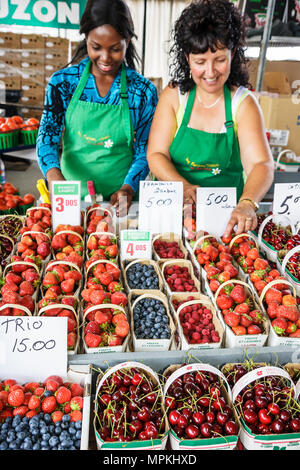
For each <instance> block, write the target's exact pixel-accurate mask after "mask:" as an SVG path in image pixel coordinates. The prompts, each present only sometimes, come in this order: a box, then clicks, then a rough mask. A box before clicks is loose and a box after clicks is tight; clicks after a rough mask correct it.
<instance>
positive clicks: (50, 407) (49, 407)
mask: <svg viewBox="0 0 300 470" xmlns="http://www.w3.org/2000/svg"><path fill="white" fill-rule="evenodd" d="M56 407H57V401H56V399H55V396H53V395H51V396H50V397H45V398H44V399H43V401H42V410H43V412H44V413H49V414H51V413H52V412H53V411H54V410H55V409H56Z"/></svg>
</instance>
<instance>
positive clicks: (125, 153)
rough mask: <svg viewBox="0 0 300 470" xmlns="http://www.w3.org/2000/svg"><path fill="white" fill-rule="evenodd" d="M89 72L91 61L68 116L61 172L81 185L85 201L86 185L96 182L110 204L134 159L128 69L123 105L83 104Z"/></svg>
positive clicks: (85, 70) (124, 71) (124, 84)
mask: <svg viewBox="0 0 300 470" xmlns="http://www.w3.org/2000/svg"><path fill="white" fill-rule="evenodd" d="M90 69H91V62H90V61H89V62H88V63H87V65H86V67H85V69H84V72H83V74H82V77H81V79H80V81H79V83H78V85H77V88H76V90H75V92H74V95H73V97H72V99H71V101H70V104H69V106H68V109H67V112H66V117H65V131H64V135H63V152H62V157H61V171H62V174H63V175H64V177H65V178H66V179H67V180H73V181H81V198H82V199H84V197H85V196H86V195H87V194H88V190H87V185H86V183H87V181H88V180H93V181H94V184H95V190H96V193H97V194H102V195H103V199H104V200H109V199H110V196H111V195H112V194H113V193H114V192H115V191H118V190H119V189H120V188H121V186H122V185H123V183H124V179H125V177H126V175H127V173H128V171H129V169H130V166H131V163H132V159H133V127H132V123H131V119H130V112H129V106H128V102H127V90H126V69H125V67H124V66H122V71H121V104H120V105H111V104H102V103H88V102H86V101H81V100H80V97H81V95H82V93H83V90H84V88H85V85H86V83H87V80H88V77H89V74H90Z"/></svg>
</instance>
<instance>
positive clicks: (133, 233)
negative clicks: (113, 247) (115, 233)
mask: <svg viewBox="0 0 300 470" xmlns="http://www.w3.org/2000/svg"><path fill="white" fill-rule="evenodd" d="M138 258H143V259H151V258H152V246H151V235H150V232H144V231H141V230H122V231H121V259H138Z"/></svg>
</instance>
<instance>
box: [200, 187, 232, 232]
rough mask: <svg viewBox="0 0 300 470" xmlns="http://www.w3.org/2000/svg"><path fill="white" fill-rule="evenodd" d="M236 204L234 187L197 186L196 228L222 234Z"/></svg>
mask: <svg viewBox="0 0 300 470" xmlns="http://www.w3.org/2000/svg"><path fill="white" fill-rule="evenodd" d="M235 206H236V188H197V207H196V229H197V232H198V231H205V232H208V233H210V234H211V235H215V236H219V237H220V236H222V235H224V232H225V228H226V225H227V223H228V221H229V219H230V216H231V213H232V210H233V209H234V207H235Z"/></svg>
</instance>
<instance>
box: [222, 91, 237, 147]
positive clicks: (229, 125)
mask: <svg viewBox="0 0 300 470" xmlns="http://www.w3.org/2000/svg"><path fill="white" fill-rule="evenodd" d="M224 99H225V118H226V121H225V127H226V134H227V139H228V146H229V148H230V149H231V150H232V146H233V140H234V137H235V134H234V122H233V119H232V109H231V92H230V89H229V88H228V86H227V85H225V86H224Z"/></svg>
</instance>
